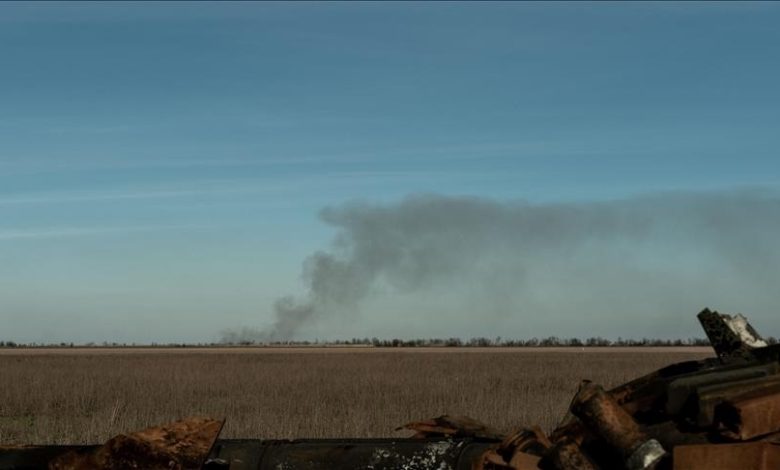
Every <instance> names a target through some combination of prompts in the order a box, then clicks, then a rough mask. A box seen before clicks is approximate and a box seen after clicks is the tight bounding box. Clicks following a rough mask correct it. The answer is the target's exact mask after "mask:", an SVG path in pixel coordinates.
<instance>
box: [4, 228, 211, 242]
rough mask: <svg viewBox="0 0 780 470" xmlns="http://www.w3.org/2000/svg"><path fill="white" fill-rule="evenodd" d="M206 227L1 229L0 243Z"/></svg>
mask: <svg viewBox="0 0 780 470" xmlns="http://www.w3.org/2000/svg"><path fill="white" fill-rule="evenodd" d="M208 227H210V226H206V225H129V226H122V227H43V228H33V229H0V241H5V240H24V239H41V238H69V237H83V236H95V235H110V234H123V233H135V232H155V231H160V230H186V229H202V228H208Z"/></svg>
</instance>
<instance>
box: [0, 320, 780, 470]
mask: <svg viewBox="0 0 780 470" xmlns="http://www.w3.org/2000/svg"><path fill="white" fill-rule="evenodd" d="M699 320H700V321H701V324H702V326H703V327H704V329H705V332H706V333H707V336H708V337H709V338H710V340H711V342H712V346H713V349H714V350H715V352H716V353H717V357H716V358H710V359H704V360H701V361H689V362H682V363H677V364H672V365H669V366H667V367H665V368H663V369H660V370H657V371H655V372H652V373H650V374H648V375H645V376H642V377H639V378H637V379H635V380H632V381H631V382H628V383H626V384H623V385H620V386H618V387H616V388H613V389H611V390H605V389H604V388H603V387H601V386H600V385H598V384H595V383H593V382H590V381H587V380H585V381H583V382H582V383H581V384H580V388H579V390H578V392H577V393H576V394H575V396H574V398H573V399H572V402H571V406H570V408H569V412H568V413H567V415H566V416H565V417H564V418H563V420H562V421H561V423H560V425H559V426H558V427H557V428H556V429H554V430H553V431H552V432H551V433H550V434H549V435H547V434H545V433H544V432H543V431H542V430H541V429H540V428H539V427H537V426H527V427H520V428H519V429H517V430H515V431H514V432H511V433H508V434H506V433H502V432H500V431H497V430H495V429H492V428H491V427H490V426H488V425H485V424H482V423H479V422H477V421H475V420H473V419H470V418H466V417H455V416H448V415H444V416H440V417H438V418H433V419H429V420H424V421H418V422H414V423H409V424H407V425H405V426H403V427H401V428H399V429H407V430H410V431H413V432H414V435H413V436H412V437H409V438H405V439H312V440H293V441H279V440H273V441H271V440H251V439H250V440H237V439H234V440H230V439H222V440H217V436H218V434H219V432H220V430H221V428H222V421H215V420H210V419H206V418H192V419H189V420H185V421H180V422H177V423H172V424H169V425H166V426H161V427H157V428H150V429H147V430H145V431H140V432H136V433H132V434H128V435H119V436H117V437H115V438H113V439H111V440H109V441H108V442H107V443H106V444H104V445H102V446H40V447H35V446H31V447H0V470H11V469H13V470H22V469H25V470H31V469H49V470H55V469H56V470H85V469H96V470H119V469H148V470H158V469H160V470H162V469H176V470H185V469H204V470H205V469H210V470H271V469H274V470H297V469H300V470H348V469H365V470H369V469H370V470H397V469H409V470H413V469H414V470H428V469H430V470H532V469H542V470H583V469H585V470H588V469H594V470H599V469H600V470H613V469H614V470H665V469H667V470H705V469H706V470H709V469H721V470H729V469H734V470H737V469H748V468H749V469H758V470H763V469H776V468H780V362H779V361H780V345H772V346H767V345H765V344H764V343H763V341H762V340H761V337H760V336H759V335H758V333H757V332H756V331H755V330H754V329H753V327H752V326H750V324H749V323H748V322H747V320H746V319H745V318H744V317H742V316H741V315H738V316H731V315H724V314H719V313H717V312H713V311H710V310H706V309H705V310H704V311H702V312H701V313H700V314H699ZM529 406H531V404H529ZM507 412H508V413H511V410H507Z"/></svg>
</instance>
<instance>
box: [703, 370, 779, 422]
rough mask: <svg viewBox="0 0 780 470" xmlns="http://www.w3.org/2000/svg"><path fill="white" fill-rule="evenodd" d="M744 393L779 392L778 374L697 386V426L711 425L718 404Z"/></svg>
mask: <svg viewBox="0 0 780 470" xmlns="http://www.w3.org/2000/svg"><path fill="white" fill-rule="evenodd" d="M746 393H780V374H776V375H770V376H766V377H759V378H755V379H747V380H738V381H736V382H726V383H718V384H712V385H707V386H704V387H699V388H698V389H697V390H696V392H695V394H694V397H695V402H696V407H695V408H696V409H697V416H696V419H695V422H696V424H697V425H698V426H699V427H708V426H711V425H713V424H714V422H715V408H716V407H717V406H718V405H719V404H721V403H723V402H725V401H728V400H733V399H735V398H737V397H739V396H740V395H744V394H746Z"/></svg>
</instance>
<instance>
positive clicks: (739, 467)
mask: <svg viewBox="0 0 780 470" xmlns="http://www.w3.org/2000/svg"><path fill="white" fill-rule="evenodd" d="M673 460H674V470H746V469H750V470H770V469H771V470H775V469H778V468H780V446H777V445H775V444H769V443H765V442H758V443H754V442H751V443H741V444H705V445H692V446H678V447H675V448H674V458H673Z"/></svg>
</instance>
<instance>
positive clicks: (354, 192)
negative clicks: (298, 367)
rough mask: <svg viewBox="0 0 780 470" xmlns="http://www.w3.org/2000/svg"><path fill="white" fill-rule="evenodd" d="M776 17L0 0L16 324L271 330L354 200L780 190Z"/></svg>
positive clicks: (92, 331) (98, 333)
mask: <svg viewBox="0 0 780 470" xmlns="http://www.w3.org/2000/svg"><path fill="white" fill-rule="evenodd" d="M778 22H780V6H778V5H776V4H773V3H712V4H701V3H679V4H677V3H657V4H646V3H631V4H616V3H592V4H588V3H571V4H567V3H554V4H546V3H438V2H437V3H429V4H422V3H405V2H404V3H364V4H361V3H316V4H314V3H289V4H285V3H278V4H277V3H194V4H188V3H178V2H177V3H171V4H162V3H146V2H141V3H134V4H133V3H129V4H120V3H110V4H109V3H91V2H90V3H67V4H63V3H29V4H14V3H3V4H0V59H1V62H0V63H2V65H1V66H0V67H2V69H1V70H2V73H0V318H4V319H5V320H6V321H7V325H8V326H4V327H3V328H2V329H0V336H8V337H9V338H14V339H17V340H21V341H60V340H62V341H71V340H74V341H93V340H94V341H102V340H104V339H106V340H109V341H111V340H117V341H139V342H145V341H168V340H172V341H201V340H211V339H214V337H215V335H216V334H217V332H218V330H219V329H220V328H222V327H224V326H233V325H235V326H240V325H255V324H262V323H263V322H267V321H268V319H269V318H270V316H271V312H270V305H271V304H272V303H273V300H274V299H275V298H277V297H278V296H279V295H282V294H285V293H293V294H295V293H297V292H299V291H301V290H303V289H305V286H304V285H303V284H302V283H301V278H300V269H301V262H302V261H303V260H304V259H305V258H306V256H308V254H310V253H311V252H313V251H315V250H318V249H322V248H325V247H327V246H328V244H329V241H330V239H331V237H332V236H333V230H332V228H329V227H328V226H327V225H326V224H324V223H323V222H321V221H320V220H319V218H318V213H319V211H320V210H321V209H322V208H323V207H326V206H338V205H340V204H343V203H344V202H347V201H355V200H359V201H369V202H383V203H393V202H394V201H398V200H400V199H402V198H403V197H405V196H406V195H409V194H417V193H436V194H442V195H473V196H479V197H483V198H490V199H495V200H499V201H507V200H510V201H511V200H521V199H522V200H527V201H531V202H532V203H550V202H565V203H578V202H587V201H599V200H609V199H620V198H626V197H631V196H634V195H641V194H645V193H654V192H659V191H680V190H684V191H703V190H724V189H733V188H753V187H760V188H776V187H777V184H778V174H779V173H778V170H780V163H779V162H780V160H778V159H777V158H776V154H777V151H778V149H779V148H780V132H778V127H777V126H778V124H777V123H778V122H780V119H779V118H780V106H778V104H780V100H779V98H780V87H778V86H777V84H778V83H780V62H778V60H777V57H779V56H780V29H778V28H777V24H778ZM367 325H371V323H370V322H368V323H367ZM376 328H377V331H379V333H382V332H383V331H384V330H382V329H381V326H376ZM328 331H330V330H328ZM361 331H363V330H360V331H358V332H361ZM364 332H365V333H366V335H367V336H373V334H372V333H373V331H371V329H370V327H369V326H367V327H366V329H365V331H364ZM693 332H694V333H695V330H694V331H693ZM456 333H457V332H456ZM487 333H490V332H487ZM552 333H555V332H554V331H553V332H552ZM552 333H551V334H552ZM623 333H628V334H630V333H632V332H631V331H626V332H623ZM311 334H314V333H311ZM460 334H461V335H463V336H469V331H465V330H464V331H462V332H460ZM410 335H413V334H411V333H410ZM518 335H519V336H522V332H518Z"/></svg>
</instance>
